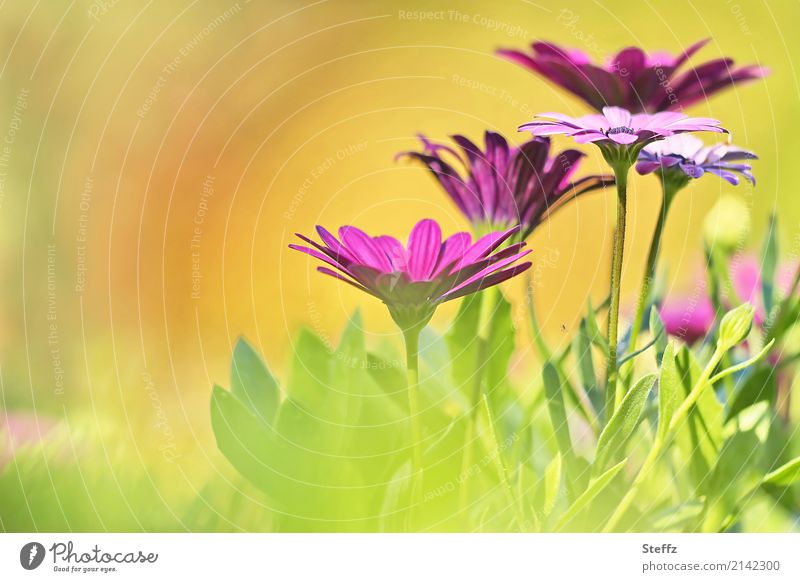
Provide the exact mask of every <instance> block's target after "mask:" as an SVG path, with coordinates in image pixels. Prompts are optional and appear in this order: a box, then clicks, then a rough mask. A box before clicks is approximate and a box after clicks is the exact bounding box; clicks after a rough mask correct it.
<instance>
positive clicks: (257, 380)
mask: <svg viewBox="0 0 800 582" xmlns="http://www.w3.org/2000/svg"><path fill="white" fill-rule="evenodd" d="M231 393H232V394H233V395H234V396H236V397H237V398H238V399H239V400H241V401H242V403H244V404H245V405H247V406H248V407H249V408H250V409H251V410H252V411H253V412H254V413H255V414H256V416H257V417H258V418H260V419H261V420H262V422H265V423H267V424H270V423H272V421H273V420H274V419H275V411H276V410H277V409H278V402H279V401H280V391H279V390H278V383H277V382H276V381H275V378H273V377H272V374H270V372H269V370H268V369H267V366H266V364H265V363H264V361H263V360H262V359H261V356H259V355H258V354H257V353H256V351H255V350H254V349H253V347H252V346H251V345H250V344H249V343H248V342H247V340H245V339H244V338H243V337H240V338H239V340H238V341H237V342H236V347H235V348H234V350H233V361H232V362H231Z"/></svg>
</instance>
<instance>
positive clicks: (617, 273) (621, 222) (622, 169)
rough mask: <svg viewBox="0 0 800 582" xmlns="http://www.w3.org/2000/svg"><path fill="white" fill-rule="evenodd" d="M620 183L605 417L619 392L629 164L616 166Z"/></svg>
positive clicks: (610, 310) (613, 260) (612, 280)
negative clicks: (620, 328) (621, 306)
mask: <svg viewBox="0 0 800 582" xmlns="http://www.w3.org/2000/svg"><path fill="white" fill-rule="evenodd" d="M613 166H614V176H615V178H616V182H617V227H616V231H615V232H614V251H613V252H614V254H613V259H612V262H611V291H610V297H611V305H610V307H609V311H608V368H607V373H606V418H611V416H612V415H613V414H614V406H615V401H616V397H615V394H616V390H617V329H618V326H619V297H620V288H621V283H622V259H623V254H624V252H625V218H626V212H627V211H626V208H627V205H628V170H629V169H630V166H631V164H630V162H627V161H623V162H619V163H616V164H614V165H613Z"/></svg>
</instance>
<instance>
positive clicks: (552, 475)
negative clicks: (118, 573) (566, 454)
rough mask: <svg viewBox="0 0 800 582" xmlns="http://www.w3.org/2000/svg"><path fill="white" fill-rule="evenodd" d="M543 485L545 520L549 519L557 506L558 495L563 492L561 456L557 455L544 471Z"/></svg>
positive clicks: (543, 512) (543, 513)
mask: <svg viewBox="0 0 800 582" xmlns="http://www.w3.org/2000/svg"><path fill="white" fill-rule="evenodd" d="M542 485H543V487H544V504H543V506H542V515H543V518H544V519H547V516H549V515H550V513H551V512H552V511H553V508H554V507H555V505H556V501H557V500H558V493H559V491H560V490H561V455H556V456H555V457H553V460H552V461H550V463H548V465H547V467H546V468H545V470H544V478H543V480H542Z"/></svg>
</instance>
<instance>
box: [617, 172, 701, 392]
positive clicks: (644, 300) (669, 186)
mask: <svg viewBox="0 0 800 582" xmlns="http://www.w3.org/2000/svg"><path fill="white" fill-rule="evenodd" d="M687 183H688V180H686V181H683V180H669V179H667V178H666V177H662V180H661V184H662V188H663V196H662V198H661V210H660V211H659V213H658V219H657V221H656V227H655V230H654V231H653V237H652V238H651V240H650V250H649V251H648V253H647V264H646V266H645V270H644V277H643V278H642V284H641V287H640V288H639V297H638V300H637V302H636V314H635V315H634V317H633V323H632V324H631V337H630V342H629V346H630V351H631V352H634V351H635V350H636V342H637V340H638V339H639V333H640V332H641V330H642V323H643V322H644V310H645V308H646V307H647V305H648V301H649V299H650V292H651V291H652V288H653V282H654V281H655V277H656V265H657V264H658V257H659V254H660V251H661V239H662V237H663V234H664V225H665V224H666V222H667V216H668V215H669V209H670V207H671V206H672V201H673V200H674V199H675V195H676V194H677V193H678V191H679V190H681V189H682V188H683V187H684V186H685V185H686V184H687ZM633 368H634V363H633V360H631V363H630V364H629V365H628V366H627V371H626V374H625V381H624V386H625V390H624V391H622V392H620V394H618V395H617V404H619V402H620V401H621V400H622V398H624V396H625V393H627V391H628V389H629V388H630V385H631V381H632V380H633Z"/></svg>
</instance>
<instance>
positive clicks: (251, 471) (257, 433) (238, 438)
mask: <svg viewBox="0 0 800 582" xmlns="http://www.w3.org/2000/svg"><path fill="white" fill-rule="evenodd" d="M211 426H212V428H213V430H214V437H215V438H216V441H217V447H218V448H219V450H220V451H221V452H222V454H223V455H225V458H227V459H228V461H230V463H231V464H232V465H233V466H234V467H235V468H236V470H237V471H239V473H241V474H242V475H244V476H245V477H246V478H247V479H248V480H249V481H250V482H252V483H253V484H254V485H256V486H257V487H260V488H262V489H265V490H266V489H269V484H270V483H271V482H274V480H275V473H274V471H273V470H272V468H271V466H270V458H271V457H272V456H273V455H272V453H273V451H274V446H275V445H274V432H273V430H272V429H271V428H269V427H268V426H266V425H265V424H263V423H262V422H261V421H260V420H259V419H258V418H257V417H256V416H255V413H254V412H253V411H252V410H251V409H250V408H248V407H247V405H245V404H244V403H242V402H241V401H240V400H239V399H238V398H237V397H235V396H234V395H233V394H231V393H230V392H228V391H227V390H223V389H222V388H220V387H219V386H214V389H213V390H212V393H211Z"/></svg>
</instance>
